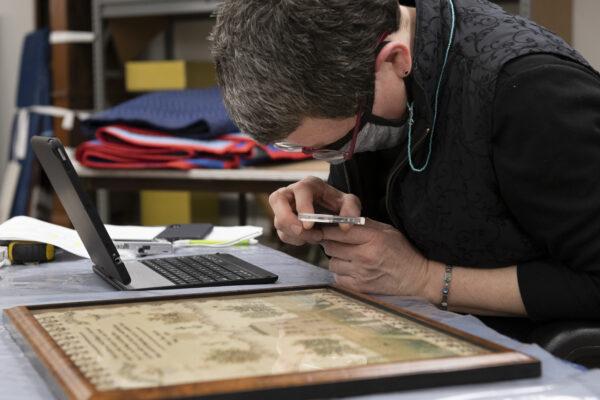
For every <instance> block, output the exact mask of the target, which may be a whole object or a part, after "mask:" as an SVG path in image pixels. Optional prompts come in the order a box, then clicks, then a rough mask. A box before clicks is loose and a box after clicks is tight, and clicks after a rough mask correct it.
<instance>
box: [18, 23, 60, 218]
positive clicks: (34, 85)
mask: <svg viewBox="0 0 600 400" xmlns="http://www.w3.org/2000/svg"><path fill="white" fill-rule="evenodd" d="M49 36H50V30H49V29H48V28H43V29H40V30H37V31H35V32H33V33H30V34H28V35H27V36H26V37H25V41H24V43H23V51H22V53H21V65H20V71H19V85H18V93H17V107H19V108H23V107H29V106H33V105H49V104H51V98H50V92H51V79H50V43H49V41H48V39H49ZM52 121H53V120H52V117H48V116H43V115H39V114H35V113H31V114H30V115H29V130H28V132H27V136H28V139H27V143H29V139H31V137H32V136H35V135H43V136H52V135H53V131H52ZM15 140H17V116H15V117H14V119H13V125H12V132H11V140H10V143H11V144H10V147H9V149H10V150H9V158H10V159H11V160H15V159H16V155H15V154H14V153H13V143H14V142H15ZM34 159H35V156H34V154H33V149H32V148H31V146H28V147H27V153H26V156H25V159H22V160H18V162H19V163H20V164H21V173H20V175H19V180H18V183H17V189H16V191H15V197H14V200H13V205H12V208H11V213H10V215H11V217H14V216H17V215H25V214H27V204H28V202H29V194H30V191H31V177H32V173H33V172H32V171H33V160H34Z"/></svg>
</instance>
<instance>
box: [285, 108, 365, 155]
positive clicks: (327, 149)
mask: <svg viewBox="0 0 600 400" xmlns="http://www.w3.org/2000/svg"><path fill="white" fill-rule="evenodd" d="M364 108H365V99H364V98H363V99H362V100H361V101H360V103H359V105H358V113H357V114H356V122H355V123H354V129H353V130H352V131H350V132H348V134H346V135H344V136H343V137H342V138H341V139H340V140H337V141H336V142H334V143H332V144H329V145H327V146H323V147H317V148H314V147H303V146H300V145H299V144H296V143H292V142H277V143H275V144H274V145H273V146H274V147H275V148H276V149H277V150H281V151H286V152H290V153H299V152H302V153H304V154H307V155H311V156H312V157H313V158H316V159H317V160H323V161H340V160H348V159H350V158H352V156H353V155H354V147H355V146H356V138H357V137H358V132H359V131H360V125H361V124H360V121H361V119H362V116H363V113H364ZM350 133H352V139H351V141H350V147H349V148H348V151H343V150H339V148H341V147H343V146H344V145H345V144H346V143H347V141H348V136H349V134H350ZM336 147H337V148H338V149H336Z"/></svg>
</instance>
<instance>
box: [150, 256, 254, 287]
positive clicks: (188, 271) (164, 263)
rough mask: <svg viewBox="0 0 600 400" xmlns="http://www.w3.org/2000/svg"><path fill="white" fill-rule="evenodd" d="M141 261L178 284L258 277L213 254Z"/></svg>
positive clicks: (233, 280) (232, 280) (231, 280)
mask: <svg viewBox="0 0 600 400" xmlns="http://www.w3.org/2000/svg"><path fill="white" fill-rule="evenodd" d="M142 262H143V263H144V264H145V265H147V266H148V267H150V268H151V269H153V270H154V271H156V272H158V273H159V274H161V275H162V276H164V277H165V278H167V279H169V280H170V281H172V282H174V283H176V284H179V285H197V284H202V283H207V284H210V283H215V282H235V281H241V280H251V279H257V278H259V276H258V275H256V274H254V273H252V272H250V271H247V270H245V269H243V268H242V267H240V266H237V265H235V264H232V263H230V262H228V261H226V260H223V259H222V258H220V257H219V256H218V255H215V254H208V255H195V256H183V257H168V258H155V259H151V260H142Z"/></svg>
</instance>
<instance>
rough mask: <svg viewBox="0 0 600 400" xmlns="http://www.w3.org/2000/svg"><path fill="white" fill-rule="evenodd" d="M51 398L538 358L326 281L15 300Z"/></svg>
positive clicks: (205, 390)
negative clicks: (46, 301)
mask: <svg viewBox="0 0 600 400" xmlns="http://www.w3.org/2000/svg"><path fill="white" fill-rule="evenodd" d="M4 314H5V315H4V324H5V325H6V326H7V328H8V330H9V331H10V333H11V335H12V337H13V338H14V339H15V341H16V342H17V343H18V344H19V345H20V346H21V348H22V350H23V352H24V353H25V354H26V355H27V356H28V358H29V359H30V361H31V362H32V364H33V365H34V366H35V367H36V369H37V370H38V372H39V373H40V375H41V376H42V377H43V378H44V379H45V380H46V382H47V383H48V385H50V388H51V390H52V391H53V393H54V394H55V395H56V396H57V397H59V398H67V399H137V398H139V399H163V398H207V399H208V398H210V399H218V398H228V399H229V398H235V399H237V398H240V399H241V398H244V399H265V398H267V399H268V398H272V399H281V398H293V399H304V398H327V397H341V396H345V395H358V394H364V393H376V392H387V391H398V390H406V389H415V388H424V387H434V386H440V385H450V384H464V383H475V382H488V381H496V380H508V379H517V378H525V377H535V376H539V374H540V362H539V361H538V360H537V359H535V358H532V357H530V356H528V355H525V354H522V353H518V352H516V351H513V350H510V349H507V348H504V347H501V346H499V345H497V344H493V343H491V342H488V341H485V340H483V339H481V338H477V337H474V336H471V335H469V334H466V333H463V332H461V331H458V330H455V329H453V328H450V327H448V326H445V325H442V324H440V323H437V322H435V321H432V320H429V319H426V318H424V317H422V316H419V315H416V314H413V313H411V312H408V311H406V310H403V309H400V308H397V307H394V306H392V305H389V304H387V303H383V302H381V301H379V300H377V299H374V298H371V297H368V296H365V295H362V294H359V293H355V292H352V291H348V290H345V289H342V288H340V287H338V286H335V285H319V286H299V287H287V288H274V289H273V288H270V289H260V290H242V291H235V292H220V293H199V294H187V295H179V296H164V297H163V296H161V297H146V298H133V299H119V300H109V301H88V302H77V303H61V304H45V305H32V306H19V307H14V308H10V309H7V310H4Z"/></svg>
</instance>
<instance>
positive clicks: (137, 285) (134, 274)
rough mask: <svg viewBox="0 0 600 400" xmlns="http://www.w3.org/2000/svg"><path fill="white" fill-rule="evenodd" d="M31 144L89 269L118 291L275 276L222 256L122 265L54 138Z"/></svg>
mask: <svg viewBox="0 0 600 400" xmlns="http://www.w3.org/2000/svg"><path fill="white" fill-rule="evenodd" d="M31 145H32V147H33V151H34V152H35V154H36V156H37V158H38V160H39V162H40V164H41V166H42V168H43V169H44V171H45V172H46V175H47V176H48V179H49V180H50V183H51V184H52V186H53V187H54V190H55V191H56V194H57V195H58V198H59V199H60V201H61V203H62V205H63V207H64V208H65V211H66V212H67V215H68V216H69V219H70V220H71V223H72V224H73V226H74V227H75V230H76V231H77V233H78V234H79V237H80V238H81V241H82V242H83V245H84V246H85V248H86V250H87V251H88V253H89V255H90V258H91V259H92V262H93V264H94V265H93V270H94V272H95V273H96V274H98V275H100V276H101V277H102V278H103V279H104V280H106V281H107V282H108V283H110V284H111V285H112V286H114V287H116V288H117V289H120V290H147V289H176V288H184V287H204V286H221V285H241V284H257V283H272V282H275V281H276V280H277V278H278V277H277V275H275V274H273V273H271V272H269V271H266V270H264V269H262V268H260V267H258V266H256V265H253V264H250V263H248V262H246V261H244V260H242V259H240V258H238V257H235V256H233V255H231V254H227V253H214V254H204V255H186V256H174V255H173V256H169V257H161V258H143V259H138V260H127V261H123V260H122V259H121V257H120V255H119V252H118V251H117V249H116V247H115V245H114V243H113V241H112V239H111V238H110V236H109V235H108V232H107V231H106V228H105V227H104V224H103V223H102V221H101V219H100V216H99V215H98V212H97V211H96V209H95V208H94V206H93V205H92V202H91V201H90V198H89V196H88V194H87V192H86V191H85V190H84V189H83V186H82V184H81V181H80V180H79V177H78V176H77V173H76V172H75V169H74V168H73V164H72V163H71V160H70V159H69V157H68V156H67V152H66V151H65V149H64V147H63V146H62V144H61V142H60V140H59V139H57V138H47V137H41V136H34V137H32V138H31Z"/></svg>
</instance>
